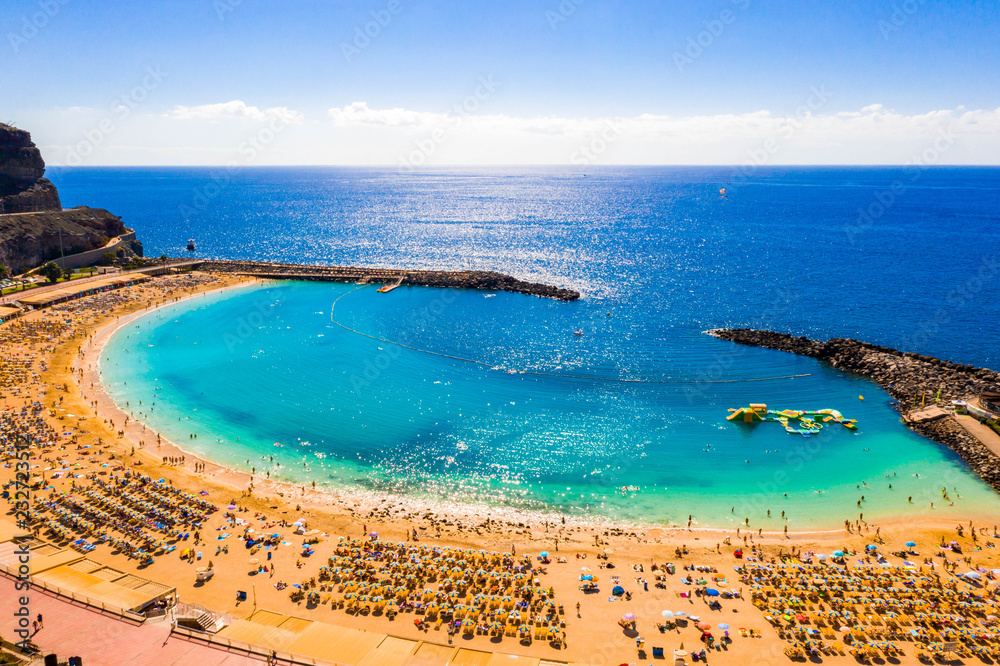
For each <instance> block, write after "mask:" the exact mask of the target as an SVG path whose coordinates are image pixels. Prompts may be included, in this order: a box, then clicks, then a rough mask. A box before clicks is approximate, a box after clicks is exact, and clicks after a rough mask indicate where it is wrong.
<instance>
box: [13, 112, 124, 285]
mask: <svg viewBox="0 0 1000 666" xmlns="http://www.w3.org/2000/svg"><path fill="white" fill-rule="evenodd" d="M44 174H45V161H44V160H43V159H42V154H41V153H40V152H39V151H38V148H37V147H35V144H34V143H33V142H32V141H31V134H29V133H28V132H25V131H24V130H20V129H17V128H15V127H11V126H9V125H4V124H3V123H0V265H2V266H6V267H7V268H8V269H10V270H12V271H15V272H16V271H20V270H21V269H24V268H32V267H34V266H38V265H39V264H42V263H44V262H46V261H49V260H50V259H57V258H58V257H60V256H61V255H62V254H65V255H66V257H67V262H68V265H70V266H73V265H79V263H78V262H79V261H89V260H90V258H89V257H88V256H87V255H83V256H81V257H77V258H76V259H77V263H73V262H71V260H70V255H73V254H76V253H78V252H86V251H89V250H97V249H99V248H102V247H104V246H105V244H106V243H107V242H108V241H109V240H110V239H112V238H115V237H116V236H120V235H122V234H123V233H125V232H126V231H127V230H126V229H125V225H123V224H122V221H121V219H120V218H118V217H117V216H115V215H112V214H111V213H109V212H108V211H106V210H103V209H101V208H87V207H85V206H81V207H80V208H73V209H71V210H63V208H62V203H61V202H60V201H59V192H57V191H56V186H55V185H53V184H52V182H51V181H49V179H48V178H43V176H44ZM120 247H121V249H122V250H124V251H125V255H126V257H127V258H130V257H132V256H134V255H138V256H142V243H140V242H139V241H138V240H132V241H129V242H124V243H122V245H121V246H120Z"/></svg>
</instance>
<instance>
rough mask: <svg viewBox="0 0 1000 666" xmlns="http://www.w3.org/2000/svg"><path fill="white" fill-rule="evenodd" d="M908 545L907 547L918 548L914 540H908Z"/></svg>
mask: <svg viewBox="0 0 1000 666" xmlns="http://www.w3.org/2000/svg"><path fill="white" fill-rule="evenodd" d="M906 547H907V548H916V547H917V544H915V543H914V542H912V541H907V542H906Z"/></svg>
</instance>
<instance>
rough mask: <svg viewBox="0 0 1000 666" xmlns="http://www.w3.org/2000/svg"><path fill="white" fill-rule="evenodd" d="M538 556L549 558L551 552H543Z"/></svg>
mask: <svg viewBox="0 0 1000 666" xmlns="http://www.w3.org/2000/svg"><path fill="white" fill-rule="evenodd" d="M538 555H539V556H540V557H548V556H549V551H547V550H543V551H542V552H540V553H538Z"/></svg>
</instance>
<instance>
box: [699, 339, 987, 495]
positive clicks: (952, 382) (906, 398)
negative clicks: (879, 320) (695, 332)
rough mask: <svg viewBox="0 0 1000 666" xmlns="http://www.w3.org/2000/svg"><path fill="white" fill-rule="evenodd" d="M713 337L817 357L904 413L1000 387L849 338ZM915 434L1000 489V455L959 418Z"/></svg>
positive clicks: (938, 362)
mask: <svg viewBox="0 0 1000 666" xmlns="http://www.w3.org/2000/svg"><path fill="white" fill-rule="evenodd" d="M708 334H709V335H712V336H714V337H716V338H719V339H722V340H729V341H731V342H736V343H738V344H743V345H751V346H754V347H765V348H767V349H776V350H779V351H786V352H791V353H793V354H800V355H802V356H811V357H813V358H816V359H819V360H821V361H824V362H826V363H829V364H830V365H832V366H833V367H835V368H838V369H840V370H844V371H847V372H852V373H854V374H858V375H862V376H864V377H867V378H868V379H871V380H872V381H874V382H875V383H876V384H878V385H879V386H881V387H882V388H883V389H885V390H886V391H887V392H888V393H889V395H891V396H892V397H893V398H895V399H896V408H897V409H898V410H899V411H900V412H901V413H902V412H905V411H907V409H908V406H909V405H911V404H913V403H914V401H916V402H917V403H918V404H919V403H921V402H922V401H923V399H924V396H926V399H927V401H928V402H933V401H934V400H935V399H936V398H937V397H938V395H939V393H938V392H939V391H940V399H941V401H942V402H947V401H950V400H961V399H965V398H968V397H970V396H975V395H978V394H980V393H983V392H984V391H996V390H997V387H1000V373H998V372H995V371H993V370H990V369H988V368H978V367H976V366H973V365H965V364H962V363H952V362H951V361H945V360H942V359H939V358H935V357H933V356H924V355H923V354H915V353H913V352H901V351H899V350H896V349H892V348H890V347H883V346H881V345H873V344H869V343H867V342H860V341H858V340H851V339H845V338H832V339H830V340H827V341H826V342H821V341H819V340H812V339H810V338H806V337H796V336H792V335H788V334H787V333H775V332H774V331H761V330H756V329H750V328H722V329H715V330H712V331H708ZM908 425H909V427H910V428H911V429H912V430H914V431H915V432H918V433H920V434H921V435H923V436H925V437H927V438H929V439H932V440H934V441H936V442H939V443H941V444H944V445H945V446H947V447H949V448H950V449H952V450H953V451H955V452H956V453H957V454H958V455H960V456H961V457H962V458H963V459H964V460H965V461H966V462H967V463H968V464H969V465H970V466H971V467H972V469H974V470H975V471H976V472H977V473H978V474H979V475H980V476H981V477H982V478H983V479H984V480H985V481H986V482H987V483H989V484H990V485H991V486H992V487H993V488H994V489H996V490H997V491H1000V457H998V456H997V455H996V454H994V453H993V452H992V451H990V450H989V449H988V448H987V447H986V446H985V445H984V444H983V443H982V442H980V441H979V440H978V439H976V438H975V437H973V436H972V435H970V434H969V433H968V432H966V430H965V429H963V428H962V427H961V426H960V425H958V424H957V423H956V422H955V421H954V419H950V418H948V419H938V420H933V421H924V422H921V423H910V424H908Z"/></svg>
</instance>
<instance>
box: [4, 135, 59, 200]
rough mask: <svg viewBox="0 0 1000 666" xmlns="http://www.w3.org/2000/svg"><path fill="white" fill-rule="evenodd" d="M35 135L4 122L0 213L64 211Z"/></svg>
mask: <svg viewBox="0 0 1000 666" xmlns="http://www.w3.org/2000/svg"><path fill="white" fill-rule="evenodd" d="M44 175H45V161H44V160H43V159H42V154H41V153H40V152H39V151H38V148H36V147H35V144H34V143H33V142H32V141H31V134H29V133H28V132H25V131H24V130H20V129H17V128H14V127H11V126H9V125H4V124H2V123H0V213H29V212H36V211H45V210H61V209H62V205H61V204H60V202H59V193H58V192H56V188H55V185H53V184H52V183H51V182H50V181H49V180H48V179H46V178H43V176H44Z"/></svg>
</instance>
